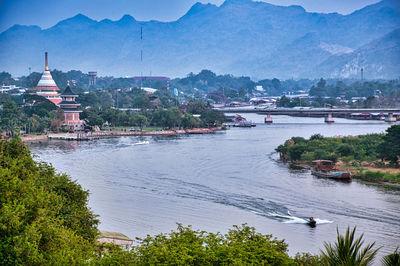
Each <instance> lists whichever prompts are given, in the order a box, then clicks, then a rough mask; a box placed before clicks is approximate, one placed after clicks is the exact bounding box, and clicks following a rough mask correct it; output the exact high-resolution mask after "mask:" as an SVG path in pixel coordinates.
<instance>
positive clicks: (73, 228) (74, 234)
mask: <svg viewBox="0 0 400 266" xmlns="http://www.w3.org/2000/svg"><path fill="white" fill-rule="evenodd" d="M0 164H1V168H0V264H1V265H65V264H85V263H86V262H87V260H88V259H89V258H90V257H91V256H93V251H94V248H93V247H94V243H95V238H96V235H97V223H98V221H97V219H96V217H95V215H94V214H93V213H92V212H91V211H90V210H89V209H88V207H87V206H86V204H87V199H88V192H87V191H83V190H82V188H81V186H80V185H78V184H77V183H75V182H73V181H71V180H70V179H69V178H68V176H66V175H62V174H57V173H55V170H54V168H53V167H51V166H50V165H47V164H46V163H37V162H35V161H33V159H32V157H31V155H30V152H29V150H28V148H27V147H26V146H25V145H24V144H23V143H22V141H21V140H19V139H14V140H12V141H10V142H7V141H2V142H0Z"/></svg>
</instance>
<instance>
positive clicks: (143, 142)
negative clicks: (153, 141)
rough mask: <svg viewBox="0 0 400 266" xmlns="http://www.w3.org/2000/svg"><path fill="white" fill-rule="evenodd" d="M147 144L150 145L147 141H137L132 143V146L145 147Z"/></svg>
mask: <svg viewBox="0 0 400 266" xmlns="http://www.w3.org/2000/svg"><path fill="white" fill-rule="evenodd" d="M147 144H150V142H149V141H147V140H146V141H139V142H136V143H133V145H147Z"/></svg>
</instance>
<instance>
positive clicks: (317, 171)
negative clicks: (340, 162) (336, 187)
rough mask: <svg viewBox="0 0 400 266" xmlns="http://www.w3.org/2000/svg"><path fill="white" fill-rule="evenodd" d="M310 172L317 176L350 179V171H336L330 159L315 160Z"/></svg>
mask: <svg viewBox="0 0 400 266" xmlns="http://www.w3.org/2000/svg"><path fill="white" fill-rule="evenodd" d="M311 173H312V174H313V175H315V176H318V177H324V178H332V179H337V180H350V179H351V173H350V172H347V171H338V170H337V169H336V168H335V164H334V163H333V162H332V161H331V160H315V161H313V168H312V169H311Z"/></svg>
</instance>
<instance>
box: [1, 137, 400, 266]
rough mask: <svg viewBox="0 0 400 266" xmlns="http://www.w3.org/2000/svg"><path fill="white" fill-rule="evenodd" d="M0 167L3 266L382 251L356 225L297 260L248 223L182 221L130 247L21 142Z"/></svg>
mask: <svg viewBox="0 0 400 266" xmlns="http://www.w3.org/2000/svg"><path fill="white" fill-rule="evenodd" d="M0 165H1V168H0V171H1V174H0V202H1V204H0V264H1V265H68V264H70V265H156V264H162V265H187V264H189V265H259V264H262V265H368V264H370V263H372V261H373V260H374V257H375V255H376V252H377V249H374V244H370V245H367V246H366V247H365V249H364V246H363V242H362V240H363V239H362V238H363V237H362V235H361V236H360V237H359V238H357V239H356V238H355V237H354V235H355V229H353V230H351V231H350V230H349V229H348V230H347V232H346V234H345V236H342V235H338V239H337V242H336V243H334V244H331V243H326V244H325V250H324V251H323V252H321V254H319V255H311V254H303V255H300V254H297V255H296V256H295V257H293V258H292V257H290V256H289V255H288V254H287V244H286V243H285V242H284V241H283V240H277V239H275V238H273V237H272V236H271V235H264V234H260V233H257V232H256V231H255V229H254V228H253V227H250V226H247V225H242V226H234V228H233V229H231V230H229V231H228V233H226V234H220V233H208V232H205V231H198V230H194V229H192V228H191V227H190V226H188V227H185V226H182V225H180V224H178V228H177V230H174V231H172V232H170V233H168V234H159V235H155V236H147V237H145V238H142V239H136V240H135V245H134V246H133V248H132V250H130V251H127V250H123V249H121V248H120V247H118V246H114V245H112V244H100V243H98V242H97V237H98V236H99V231H98V228H97V225H98V223H99V221H98V219H97V216H96V215H95V214H93V212H92V211H91V210H90V209H89V208H88V206H87V203H88V195H89V193H88V191H85V190H83V189H82V187H81V186H80V185H79V184H77V183H76V182H74V181H71V179H70V178H69V177H68V176H67V175H65V174H58V173H56V171H55V170H54V168H53V167H52V166H50V165H49V164H46V163H38V162H35V161H34V160H33V159H32V157H31V154H30V152H29V150H28V148H27V147H26V146H25V145H24V144H23V143H22V142H21V140H19V139H14V140H12V141H10V142H9V141H0ZM356 243H359V244H357V245H354V244H356ZM399 255H400V253H399V251H398V250H396V251H394V252H393V253H392V254H389V255H386V256H385V257H384V260H383V261H382V262H383V265H385V266H386V265H398V263H399V261H400V259H399ZM390 263H391V264H390ZM396 263H397V264H396Z"/></svg>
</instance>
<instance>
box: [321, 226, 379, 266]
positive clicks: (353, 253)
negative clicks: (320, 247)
mask: <svg viewBox="0 0 400 266" xmlns="http://www.w3.org/2000/svg"><path fill="white" fill-rule="evenodd" d="M355 232H356V227H354V228H353V230H351V231H350V228H349V227H348V228H347V230H346V235H345V236H342V235H340V234H339V230H337V240H336V243H334V244H331V243H326V242H325V244H324V246H325V251H322V262H323V264H324V265H329V266H336V265H337V266H341V265H359V266H366V265H371V264H372V262H373V260H374V258H375V256H376V253H377V252H378V250H379V248H378V249H373V247H374V245H375V242H374V243H372V244H368V245H367V246H366V247H365V248H363V249H362V246H363V244H364V240H363V234H361V236H360V237H359V238H357V239H355V237H354V235H355Z"/></svg>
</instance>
